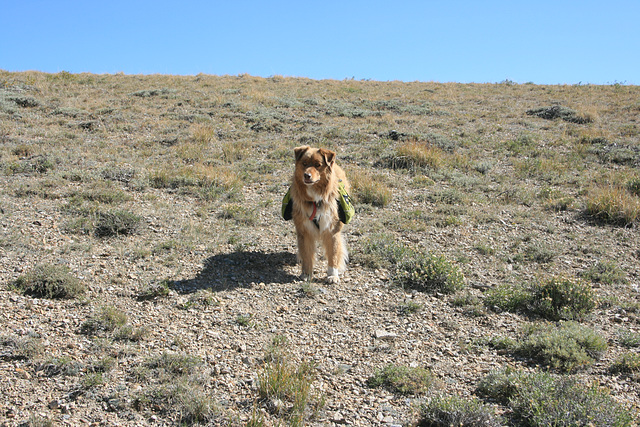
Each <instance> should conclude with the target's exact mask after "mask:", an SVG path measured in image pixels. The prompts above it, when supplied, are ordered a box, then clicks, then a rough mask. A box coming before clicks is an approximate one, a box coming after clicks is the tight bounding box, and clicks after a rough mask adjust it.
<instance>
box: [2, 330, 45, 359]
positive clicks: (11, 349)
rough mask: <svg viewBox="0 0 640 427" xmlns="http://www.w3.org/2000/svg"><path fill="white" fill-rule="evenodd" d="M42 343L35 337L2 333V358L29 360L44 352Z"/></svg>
mask: <svg viewBox="0 0 640 427" xmlns="http://www.w3.org/2000/svg"><path fill="white" fill-rule="evenodd" d="M42 351H43V348H42V343H41V342H40V340H39V339H37V338H34V337H17V336H13V335H4V334H3V335H0V354H1V355H2V356H1V357H0V358H1V359H5V360H29V359H31V358H33V357H35V356H38V355H40V354H42Z"/></svg>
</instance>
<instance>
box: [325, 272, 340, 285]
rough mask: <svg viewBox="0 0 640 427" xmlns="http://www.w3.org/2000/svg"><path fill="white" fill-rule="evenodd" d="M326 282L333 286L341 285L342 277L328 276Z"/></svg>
mask: <svg viewBox="0 0 640 427" xmlns="http://www.w3.org/2000/svg"><path fill="white" fill-rule="evenodd" d="M326 281H327V282H328V283H331V284H332V285H337V284H338V283H340V276H338V275H337V274H336V275H335V276H327V279H326Z"/></svg>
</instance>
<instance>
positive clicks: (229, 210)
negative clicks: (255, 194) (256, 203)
mask: <svg viewBox="0 0 640 427" xmlns="http://www.w3.org/2000/svg"><path fill="white" fill-rule="evenodd" d="M218 218H221V219H232V220H234V221H235V222H236V223H237V224H241V225H247V226H251V225H255V223H256V221H257V218H258V215H257V214H256V212H255V211H254V210H253V209H249V208H247V207H246V206H243V205H239V204H230V205H226V206H224V207H223V208H222V211H221V212H220V213H219V214H218Z"/></svg>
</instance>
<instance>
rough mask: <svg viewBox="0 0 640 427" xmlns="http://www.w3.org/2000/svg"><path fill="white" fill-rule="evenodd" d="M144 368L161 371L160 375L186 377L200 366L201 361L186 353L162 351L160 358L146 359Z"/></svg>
mask: <svg viewBox="0 0 640 427" xmlns="http://www.w3.org/2000/svg"><path fill="white" fill-rule="evenodd" d="M145 365H146V367H148V368H150V369H154V370H157V371H161V373H162V374H169V375H188V374H191V373H193V372H194V371H195V370H196V368H198V367H199V366H201V365H202V359H200V358H199V357H198V356H192V355H190V354H186V353H174V352H169V351H164V352H163V353H162V354H161V355H160V356H155V357H152V358H150V359H148V360H147V361H146V363H145Z"/></svg>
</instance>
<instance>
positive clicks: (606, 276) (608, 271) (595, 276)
mask: <svg viewBox="0 0 640 427" xmlns="http://www.w3.org/2000/svg"><path fill="white" fill-rule="evenodd" d="M582 277H584V278H585V279H587V280H590V281H592V282H594V283H602V284H603V285H613V284H620V283H625V282H626V274H625V273H624V271H622V269H621V268H620V267H618V266H617V265H616V263H615V262H613V261H598V262H597V263H596V265H594V266H593V267H591V268H589V269H588V270H586V271H585V272H584V273H583V274H582Z"/></svg>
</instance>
